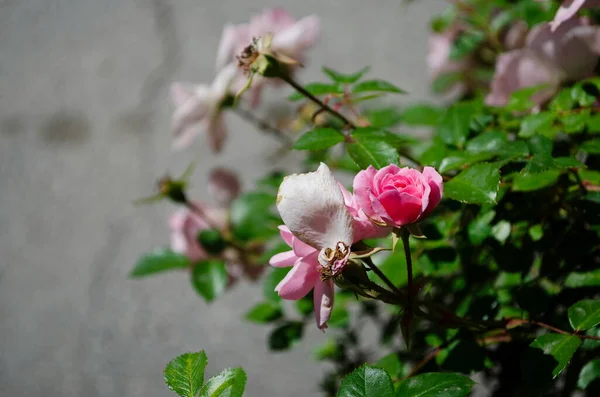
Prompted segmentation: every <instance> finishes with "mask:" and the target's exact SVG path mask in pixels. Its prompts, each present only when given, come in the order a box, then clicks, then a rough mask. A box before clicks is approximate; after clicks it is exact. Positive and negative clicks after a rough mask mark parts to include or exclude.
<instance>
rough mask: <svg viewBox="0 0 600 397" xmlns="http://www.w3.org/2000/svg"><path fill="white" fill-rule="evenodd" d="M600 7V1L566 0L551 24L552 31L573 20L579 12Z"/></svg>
mask: <svg viewBox="0 0 600 397" xmlns="http://www.w3.org/2000/svg"><path fill="white" fill-rule="evenodd" d="M595 7H600V0H565V1H563V3H562V5H561V6H560V7H559V9H558V10H557V11H556V15H555V16H554V20H553V21H552V22H550V26H551V28H552V31H555V30H556V29H558V27H559V26H560V25H561V24H562V23H563V22H565V21H567V20H569V19H571V18H573V17H574V16H575V15H576V14H577V12H578V11H579V10H580V9H582V8H595Z"/></svg>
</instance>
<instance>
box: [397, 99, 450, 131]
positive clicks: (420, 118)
mask: <svg viewBox="0 0 600 397" xmlns="http://www.w3.org/2000/svg"><path fill="white" fill-rule="evenodd" d="M443 113H444V109H441V108H439V107H437V106H433V105H429V104H425V103H417V104H413V105H405V106H404V107H402V109H400V121H402V123H404V124H406V125H426V126H436V125H438V123H439V121H440V118H441V117H442V115H443Z"/></svg>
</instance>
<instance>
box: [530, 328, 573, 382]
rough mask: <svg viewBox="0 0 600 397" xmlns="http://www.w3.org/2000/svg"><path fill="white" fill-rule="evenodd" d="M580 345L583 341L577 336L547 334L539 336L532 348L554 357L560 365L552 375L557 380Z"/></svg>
mask: <svg viewBox="0 0 600 397" xmlns="http://www.w3.org/2000/svg"><path fill="white" fill-rule="evenodd" d="M580 345H581V339H579V338H578V337H577V336H575V335H563V334H546V335H542V336H539V337H538V338H537V339H536V340H534V341H533V342H532V343H531V345H530V346H531V347H535V348H538V349H541V350H542V351H543V352H544V354H549V355H551V356H552V357H554V359H555V360H556V361H557V363H558V365H557V366H556V367H555V368H554V370H553V371H552V375H553V376H554V377H555V378H556V377H557V376H558V375H559V374H560V373H561V372H562V370H563V369H565V367H566V366H567V364H569V361H570V360H571V357H573V354H575V352H576V351H577V349H578V348H579V346H580Z"/></svg>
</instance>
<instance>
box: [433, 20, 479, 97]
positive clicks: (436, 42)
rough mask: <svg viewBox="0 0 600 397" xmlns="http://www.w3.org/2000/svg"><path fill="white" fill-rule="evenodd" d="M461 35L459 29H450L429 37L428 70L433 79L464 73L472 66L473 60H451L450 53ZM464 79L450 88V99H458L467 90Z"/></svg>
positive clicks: (448, 92)
mask: <svg viewBox="0 0 600 397" xmlns="http://www.w3.org/2000/svg"><path fill="white" fill-rule="evenodd" d="M459 33H460V29H459V28H450V29H448V30H446V31H444V32H442V33H434V34H432V35H431V36H429V50H428V53H427V68H428V70H429V75H430V76H431V78H432V79H434V80H435V79H437V78H438V77H440V76H442V75H445V74H452V73H463V72H466V71H467V70H468V69H469V68H470V66H471V60H470V59H469V58H468V57H466V58H462V59H460V60H456V61H454V60H452V59H450V51H451V49H452V45H453V43H454V41H455V40H456V39H457V37H458V35H459ZM466 88H467V87H466V85H465V83H464V82H463V81H462V79H460V78H459V79H457V80H456V82H455V83H454V84H452V85H451V86H450V87H448V90H447V92H446V93H447V94H448V96H450V97H458V96H460V95H461V94H463V93H464V91H465V90H466Z"/></svg>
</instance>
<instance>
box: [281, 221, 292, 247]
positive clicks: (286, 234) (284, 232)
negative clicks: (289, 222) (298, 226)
mask: <svg viewBox="0 0 600 397" xmlns="http://www.w3.org/2000/svg"><path fill="white" fill-rule="evenodd" d="M278 229H279V235H280V236H281V238H282V239H283V241H285V243H286V244H287V245H289V246H290V247H291V246H292V239H293V238H294V235H293V234H292V232H290V229H288V227H287V226H285V225H282V226H279V227H278Z"/></svg>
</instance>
